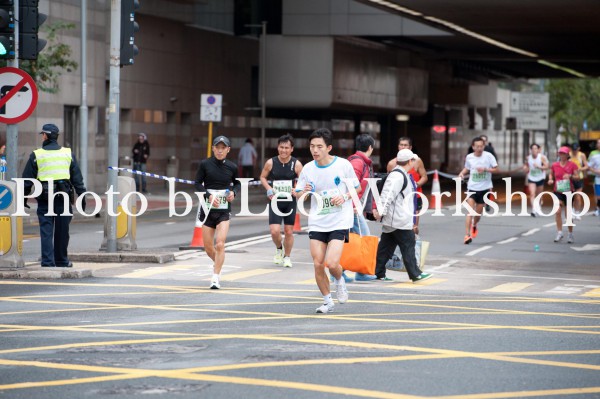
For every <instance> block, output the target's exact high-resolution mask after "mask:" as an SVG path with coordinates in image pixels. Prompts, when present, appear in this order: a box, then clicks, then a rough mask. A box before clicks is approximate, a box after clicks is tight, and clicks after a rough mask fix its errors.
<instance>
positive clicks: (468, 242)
mask: <svg viewBox="0 0 600 399" xmlns="http://www.w3.org/2000/svg"><path fill="white" fill-rule="evenodd" d="M471 241H473V239H472V238H471V236H465V241H464V242H465V244H470V243H471Z"/></svg>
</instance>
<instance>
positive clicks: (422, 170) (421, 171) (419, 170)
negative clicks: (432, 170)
mask: <svg viewBox="0 0 600 399" xmlns="http://www.w3.org/2000/svg"><path fill="white" fill-rule="evenodd" d="M416 169H417V173H418V174H419V176H421V178H420V179H419V181H417V187H423V186H424V185H425V183H427V181H428V180H429V178H428V177H427V171H426V170H425V165H423V161H422V160H421V158H419V159H417V167H416Z"/></svg>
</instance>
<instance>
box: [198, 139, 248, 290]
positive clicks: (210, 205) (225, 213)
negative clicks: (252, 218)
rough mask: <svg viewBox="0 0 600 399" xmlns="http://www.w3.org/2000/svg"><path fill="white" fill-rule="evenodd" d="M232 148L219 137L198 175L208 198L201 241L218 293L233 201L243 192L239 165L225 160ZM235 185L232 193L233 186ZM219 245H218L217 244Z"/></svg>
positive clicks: (212, 280)
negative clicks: (209, 260)
mask: <svg viewBox="0 0 600 399" xmlns="http://www.w3.org/2000/svg"><path fill="white" fill-rule="evenodd" d="M230 150H231V144H230V142H229V139H228V138H227V137H225V136H218V137H217V138H215V139H214V140H213V146H212V151H213V156H212V157H210V158H208V159H205V160H203V161H202V162H200V166H199V167H198V172H197V173H196V190H198V192H201V193H206V194H208V200H207V201H206V207H207V209H208V215H206V214H205V211H204V209H203V208H202V210H201V211H200V220H201V221H202V222H203V224H202V237H203V238H204V248H205V251H206V254H207V255H208V256H209V258H211V259H212V260H213V262H214V266H213V276H212V279H211V282H210V288H212V289H219V288H221V285H220V283H219V276H220V275H221V268H222V267H223V263H224V262H225V239H226V238H227V232H228V231H229V218H230V216H231V201H233V199H234V198H235V196H236V194H237V193H238V192H239V190H240V182H239V181H238V180H237V177H238V175H237V165H236V164H234V163H233V162H231V161H230V160H228V159H225V157H226V156H227V154H228V153H229V151H230ZM232 184H233V189H232V188H231V185H232ZM215 241H216V242H215Z"/></svg>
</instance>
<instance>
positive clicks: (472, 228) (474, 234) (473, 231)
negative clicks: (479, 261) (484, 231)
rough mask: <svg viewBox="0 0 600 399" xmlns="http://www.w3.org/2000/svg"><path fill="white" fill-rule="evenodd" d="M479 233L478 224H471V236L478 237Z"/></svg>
mask: <svg viewBox="0 0 600 399" xmlns="http://www.w3.org/2000/svg"><path fill="white" fill-rule="evenodd" d="M477 234H479V230H478V229H477V225H476V224H472V225H471V238H476V237H477Z"/></svg>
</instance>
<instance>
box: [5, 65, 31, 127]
mask: <svg viewBox="0 0 600 399" xmlns="http://www.w3.org/2000/svg"><path fill="white" fill-rule="evenodd" d="M37 101H38V91H37V87H36V85H35V82H34V81H33V78H32V77H31V76H29V75H28V74H27V73H26V72H25V71H22V70H20V69H18V68H13V67H5V68H0V122H2V123H6V124H15V123H19V122H22V121H24V120H25V119H27V118H28V117H29V115H31V114H32V113H33V110H34V109H35V107H36V105H37Z"/></svg>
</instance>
